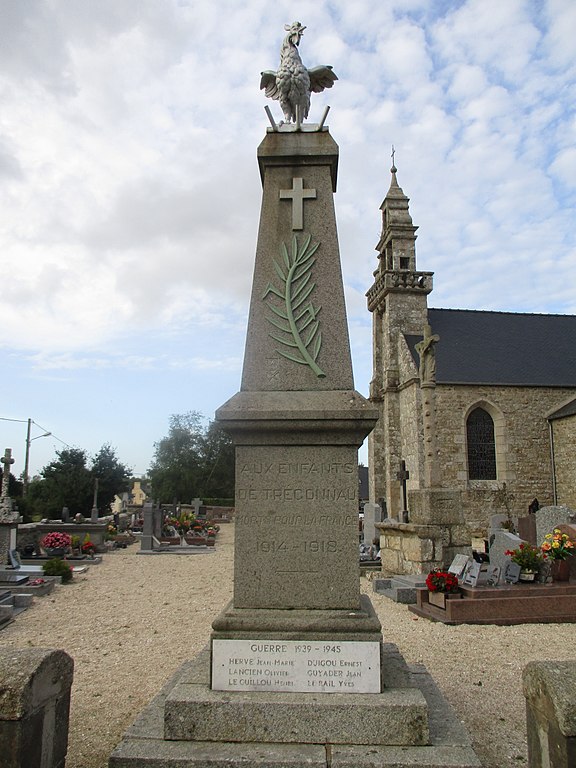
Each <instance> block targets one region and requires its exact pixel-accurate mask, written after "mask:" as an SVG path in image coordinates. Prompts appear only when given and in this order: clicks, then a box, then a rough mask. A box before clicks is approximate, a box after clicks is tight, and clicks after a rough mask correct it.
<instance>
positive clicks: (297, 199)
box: [280, 178, 316, 229]
mask: <svg viewBox="0 0 576 768" xmlns="http://www.w3.org/2000/svg"><path fill="white" fill-rule="evenodd" d="M280 199H281V200H290V199H291V200H292V229H304V200H306V199H310V200H315V199H316V190H315V189H304V180H303V179H298V178H293V179H292V189H281V190H280Z"/></svg>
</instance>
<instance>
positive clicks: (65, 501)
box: [30, 448, 94, 518]
mask: <svg viewBox="0 0 576 768" xmlns="http://www.w3.org/2000/svg"><path fill="white" fill-rule="evenodd" d="M56 457H57V458H56V459H55V460H54V461H51V462H50V464H47V465H46V466H45V467H44V469H42V471H41V472H40V477H41V478H42V480H41V481H40V482H39V483H38V484H36V483H34V492H33V493H34V502H35V506H42V508H43V516H44V517H50V518H58V517H60V515H61V514H62V507H68V509H69V510H70V514H71V515H72V516H73V515H75V514H77V513H78V512H79V513H80V514H82V515H85V514H86V513H87V512H88V511H89V510H90V509H91V507H92V498H93V489H94V481H93V479H92V475H91V473H90V470H89V469H88V468H87V467H86V451H83V450H81V449H80V448H64V449H63V450H61V451H56ZM37 485H38V487H36V486H37ZM31 490H32V486H30V491H31Z"/></svg>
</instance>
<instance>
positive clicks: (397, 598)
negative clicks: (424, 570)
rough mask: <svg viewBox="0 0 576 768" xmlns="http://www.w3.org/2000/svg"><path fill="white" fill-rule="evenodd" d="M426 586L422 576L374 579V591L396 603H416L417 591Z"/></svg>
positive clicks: (424, 578)
mask: <svg viewBox="0 0 576 768" xmlns="http://www.w3.org/2000/svg"><path fill="white" fill-rule="evenodd" d="M425 586H426V577H425V576H422V574H416V575H398V576H391V577H387V578H384V577H382V578H374V579H372V591H373V592H376V593H377V594H379V595H383V596H384V597H388V598H389V599H390V600H393V601H394V602H395V603H402V604H404V605H411V604H413V603H415V602H416V590H417V589H420V588H422V587H425Z"/></svg>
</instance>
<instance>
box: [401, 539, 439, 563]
mask: <svg viewBox="0 0 576 768" xmlns="http://www.w3.org/2000/svg"><path fill="white" fill-rule="evenodd" d="M403 551H404V557H405V558H406V560H411V561H412V562H420V563H422V562H426V561H428V560H433V559H434V542H433V541H432V539H420V538H418V537H417V536H410V537H407V538H406V539H405V540H404V546H403Z"/></svg>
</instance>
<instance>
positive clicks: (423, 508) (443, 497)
mask: <svg viewBox="0 0 576 768" xmlns="http://www.w3.org/2000/svg"><path fill="white" fill-rule="evenodd" d="M408 507H409V510H410V522H411V523H415V524H418V525H457V524H458V523H461V522H462V521H463V516H462V500H461V494H460V491H455V490H450V489H448V488H424V489H420V490H413V491H409V492H408Z"/></svg>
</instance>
